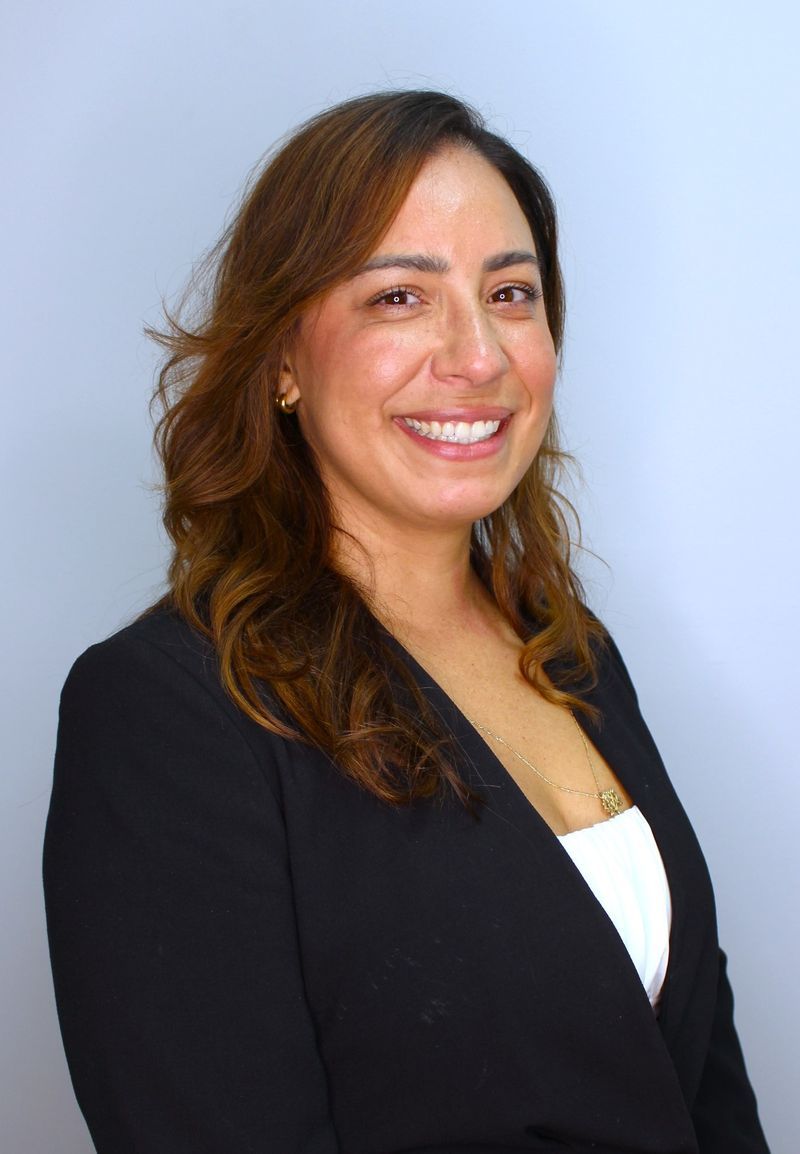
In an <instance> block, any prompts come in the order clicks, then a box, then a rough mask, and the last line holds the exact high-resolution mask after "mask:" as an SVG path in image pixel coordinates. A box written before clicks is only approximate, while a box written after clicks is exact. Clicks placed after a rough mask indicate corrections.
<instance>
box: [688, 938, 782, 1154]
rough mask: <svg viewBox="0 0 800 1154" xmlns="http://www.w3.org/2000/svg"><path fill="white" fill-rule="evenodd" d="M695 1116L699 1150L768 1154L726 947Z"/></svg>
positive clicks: (703, 1152) (715, 1153)
mask: <svg viewBox="0 0 800 1154" xmlns="http://www.w3.org/2000/svg"><path fill="white" fill-rule="evenodd" d="M692 1120H693V1122H694V1128H695V1132H696V1134H697V1142H698V1145H699V1147H700V1154H769V1147H768V1146H767V1140H766V1138H765V1137H764V1131H763V1130H762V1129H761V1123H760V1122H759V1119H758V1108H757V1106H756V1099H755V1094H754V1093H753V1088H752V1086H751V1085H750V1080H749V1078H748V1076H747V1071H746V1069H745V1064H744V1057H743V1055H742V1048H741V1046H740V1045H739V1038H738V1036H737V1034H736V1028H735V1026H734V1023H733V992H732V990H731V985H730V982H729V981H728V974H727V960H726V957H725V954H724V953H723V952H722V951H720V961H719V981H718V988H717V1004H716V1010H715V1013H714V1023H713V1027H712V1032H711V1041H710V1044H709V1047H708V1054H707V1057H706V1062H705V1066H704V1067H703V1074H702V1077H701V1080H700V1086H699V1088H698V1092H697V1096H696V1098H695V1100H694V1105H693V1107H692Z"/></svg>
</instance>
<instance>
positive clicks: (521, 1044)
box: [44, 612, 767, 1154]
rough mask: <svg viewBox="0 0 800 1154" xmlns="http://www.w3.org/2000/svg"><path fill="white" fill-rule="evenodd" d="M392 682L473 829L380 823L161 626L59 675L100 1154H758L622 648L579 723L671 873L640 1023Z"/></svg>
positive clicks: (631, 986) (609, 959) (571, 909)
mask: <svg viewBox="0 0 800 1154" xmlns="http://www.w3.org/2000/svg"><path fill="white" fill-rule="evenodd" d="M409 660H410V659H409ZM412 667H413V668H414V669H415V671H416V673H417V675H418V677H419V678H420V681H421V683H422V684H423V685H424V688H425V692H426V694H427V695H429V698H430V700H431V701H432V702H433V704H434V705H435V707H436V708H437V709H438V710H439V711H440V713H441V715H442V717H443V718H444V719H445V721H446V722H447V724H448V725H449V726H451V727H452V730H453V732H454V734H455V736H456V738H457V741H458V744H459V748H460V750H461V752H462V754H463V762H462V770H463V772H464V774H465V776H466V777H467V778H468V779H469V780H470V781H471V783H472V784H473V785H474V786H475V787H476V788H477V789H478V790H479V791H480V792H481V793H483V795H484V796H485V797H486V798H487V804H486V806H485V809H484V811H483V812H482V815H481V817H480V819H479V820H475V819H474V818H473V817H471V816H470V815H469V814H468V813H467V812H466V811H465V810H464V809H463V808H462V807H461V806H460V805H459V804H458V803H457V802H455V801H453V800H447V801H445V802H443V803H432V802H426V803H418V804H415V805H413V806H412V807H410V808H408V809H393V808H389V807H388V806H385V805H383V804H382V803H380V802H378V801H377V800H376V799H375V798H373V797H372V796H371V795H369V794H367V793H365V792H362V791H360V790H358V789H357V788H356V787H354V786H353V785H351V784H350V783H348V782H347V781H346V780H344V778H343V777H342V776H341V774H340V773H339V772H338V771H337V770H336V768H335V767H334V766H333V765H332V764H330V762H329V761H328V760H327V759H326V758H325V757H324V756H322V755H321V754H319V753H317V752H315V751H313V750H311V749H309V748H308V747H306V746H304V745H302V744H300V743H297V742H292V741H286V740H283V739H280V738H278V737H275V736H274V735H272V734H269V733H267V732H266V731H264V730H262V729H261V728H260V727H259V726H257V725H256V724H254V723H252V722H250V721H249V720H248V719H247V718H245V717H244V716H243V715H242V714H241V713H240V712H239V711H238V710H237V709H236V708H235V707H234V705H233V704H232V703H231V701H230V700H229V699H228V698H227V697H226V695H225V694H224V692H223V691H222V689H221V686H220V682H219V678H218V675H217V669H216V662H215V659H214V654H213V652H212V651H211V650H210V648H209V646H208V644H207V643H206V642H205V641H204V640H202V639H201V638H200V637H198V636H197V635H196V634H194V633H193V632H192V631H191V630H190V629H189V628H188V627H187V626H186V625H185V624H184V623H182V622H181V621H180V620H178V619H177V618H176V617H174V616H172V615H170V614H168V613H166V612H158V613H155V614H153V615H151V616H150V617H148V618H145V619H144V620H142V621H139V622H137V623H136V624H134V625H132V626H130V627H128V628H127V629H124V630H123V631H122V632H121V633H118V634H117V635H116V636H114V637H112V638H111V639H110V640H108V641H106V642H104V643H102V644H100V645H97V646H94V647H93V648H91V649H89V650H88V651H87V652H86V653H85V654H84V655H83V656H82V657H81V658H80V659H79V660H78V662H77V663H76V665H75V666H74V668H73V670H72V672H71V674H70V676H69V679H68V681H67V684H66V686H65V689H64V694H63V698H62V709H61V721H60V728H59V739H58V752H57V758H56V770H55V783H54V788H53V797H52V803H51V809H50V815H49V820H48V826H47V836H46V844H45V862H44V869H45V888H46V899H47V913H48V927H49V934H50V947H51V953H52V963H53V973H54V977H55V987H56V996H57V1001H58V1008H59V1014H60V1020H61V1028H62V1031H63V1036H64V1043H65V1046H66V1052H67V1057H68V1060H69V1065H70V1070H71V1072H72V1077H73V1081H74V1085H75V1091H76V1094H77V1097H78V1101H79V1102H80V1105H81V1107H82V1109H83V1111H84V1114H85V1116H86V1119H87V1121H88V1124H89V1128H90V1130H91V1133H92V1136H93V1138H94V1141H95V1144H96V1146H97V1150H98V1151H99V1152H100V1154H245V1152H252V1154H334V1152H336V1151H339V1152H341V1154H395V1152H397V1154H399V1152H401V1151H402V1152H403V1154H434V1152H435V1154H478V1152H483V1154H492V1152H500V1151H517V1150H551V1151H566V1150H571V1151H580V1152H584V1154H588V1152H589V1151H592V1152H593V1154H612V1152H613V1154H623V1152H624V1154H656V1152H658V1154H692V1152H697V1151H698V1150H699V1151H702V1154H763V1152H765V1151H766V1150H767V1146H766V1143H765V1140H764V1136H763V1134H762V1131H761V1127H760V1125H759V1122H758V1117H757V1112H756V1105H755V1101H754V1098H753V1093H752V1090H751V1088H750V1085H749V1082H748V1079H747V1075H746V1072H745V1067H744V1063H743V1060H742V1055H741V1051H740V1048H739V1043H738V1041H737V1037H736V1033H735V1031H734V1026H733V1017H732V998H731V992H730V987H729V985H728V982H727V979H726V976H725V966H724V959H721V955H720V954H719V950H718V945H717V937H716V928H715V917H714V903H713V897H712V891H711V884H710V881H709V877H708V873H707V870H706V866H705V863H704V861H703V857H702V855H701V852H700V849H699V847H698V845H697V842H696V840H695V836H694V833H693V832H692V829H691V826H690V824H689V822H688V820H687V818H686V816H685V814H684V811H683V809H682V808H681V805H680V803H679V801H678V799H677V797H676V796H675V793H674V792H673V789H672V786H671V785H670V783H669V781H668V779H667V776H666V773H665V771H664V768H663V766H662V763H661V761H660V759H659V756H658V753H657V751H656V749H655V746H654V744H653V741H652V739H651V737H650V735H649V733H648V731H647V728H646V727H645V725H644V722H643V721H642V719H641V716H640V714H639V710H638V707H637V702H636V696H635V693H634V690H633V687H632V685H631V683H630V679H629V677H628V674H627V672H626V670H625V668H624V666H623V664H622V661H621V659H620V658H619V655H618V654H617V652H616V649H615V648H614V647H613V646H612V647H611V648H610V649H609V651H608V653H607V654H606V656H605V657H604V659H603V665H602V670H601V677H600V683H599V685H598V687H597V688H596V689H595V690H594V691H593V692H592V694H591V700H592V701H593V702H594V704H596V705H597V706H598V707H599V708H600V710H601V711H602V713H603V717H604V722H603V725H602V728H600V729H595V728H594V727H592V726H588V727H587V732H589V734H590V736H591V738H592V740H593V741H594V742H595V743H596V745H597V746H598V748H599V749H600V751H601V752H602V754H603V756H604V757H605V758H606V759H607V761H608V762H609V764H610V765H611V766H612V767H613V768H614V769H615V771H616V772H617V774H618V775H619V777H620V778H621V780H622V781H623V782H624V784H625V786H626V787H627V789H628V790H629V791H630V793H631V795H632V796H633V798H634V800H635V802H636V803H637V804H638V805H639V807H640V808H641V809H642V811H643V812H644V814H645V816H646V817H647V819H648V821H649V822H650V825H651V827H652V829H653V832H654V835H655V837H656V840H657V842H658V845H659V847H660V850H661V854H662V856H663V859H664V863H665V866H666V870H667V875H668V878H669V884H670V888H671V893H672V902H673V927H672V939H671V954H670V963H669V971H668V976H667V980H666V985H665V988H664V993H663V999H662V1004H661V1010H660V1016H659V1017H658V1018H656V1017H655V1015H654V1013H653V1011H652V1009H651V1007H650V1004H649V1002H648V1000H647V997H646V994H645V992H644V989H643V988H642V985H641V983H640V981H639V978H638V976H637V974H636V971H635V969H634V967H633V965H632V963H631V960H630V957H629V955H628V953H627V951H626V949H625V947H624V945H623V944H622V941H621V940H620V938H619V936H618V934H617V932H616V930H615V929H614V927H613V925H612V924H611V922H610V920H609V919H608V917H607V916H606V914H605V912H604V910H603V909H602V908H601V906H600V905H599V904H598V902H597V901H596V900H595V898H594V896H593V895H592V893H591V891H590V890H589V888H588V886H587V885H586V883H585V882H584V880H583V878H582V876H581V875H580V873H579V872H578V870H577V869H576V868H575V866H574V865H573V863H572V861H571V860H570V858H569V856H568V855H567V853H566V852H565V851H564V849H563V848H562V846H561V844H560V843H559V841H558V839H557V838H556V837H555V836H554V835H553V833H552V832H551V831H550V829H549V828H548V827H547V825H546V824H545V823H544V822H543V821H542V820H541V818H540V817H539V816H538V814H537V813H536V811H535V810H534V809H533V808H532V807H531V805H530V804H529V803H528V802H527V801H526V799H525V797H524V796H523V794H522V793H521V792H520V790H519V789H518V787H517V786H516V785H515V783H514V782H513V781H512V780H511V779H510V777H509V775H508V774H507V773H506V771H505V770H504V769H503V767H502V766H501V764H500V763H499V762H498V761H497V759H496V758H495V757H494V756H493V754H492V752H491V750H490V749H489V747H488V746H487V745H486V744H485V743H484V742H483V741H482V739H481V738H480V737H479V736H478V734H477V733H476V732H475V730H474V729H473V728H472V726H470V724H469V723H468V722H467V721H466V720H465V718H464V717H463V716H462V715H461V714H460V713H459V712H458V710H457V709H456V708H455V706H454V705H453V703H452V702H451V701H450V700H449V699H448V698H447V697H446V696H445V695H444V694H443V692H442V691H441V690H440V689H439V688H437V686H436V685H434V684H432V682H431V680H430V678H429V677H428V676H427V675H426V674H424V673H423V671H422V670H420V669H419V667H418V666H414V664H413V662H412Z"/></svg>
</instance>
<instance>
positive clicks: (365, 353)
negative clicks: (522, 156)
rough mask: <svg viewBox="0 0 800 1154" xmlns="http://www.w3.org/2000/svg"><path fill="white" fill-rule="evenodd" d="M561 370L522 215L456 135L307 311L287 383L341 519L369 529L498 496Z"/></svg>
mask: <svg viewBox="0 0 800 1154" xmlns="http://www.w3.org/2000/svg"><path fill="white" fill-rule="evenodd" d="M555 375H556V355H555V350H554V347H553V340H552V337H551V335H550V331H549V329H548V325H547V318H546V316H545V309H544V302H543V300H542V299H541V280H540V276H539V271H538V267H537V263H536V252H535V247H534V242H533V237H532V235H531V231H530V227H529V225H528V222H527V220H526V219H525V216H524V214H523V212H522V210H521V209H520V207H519V205H518V204H517V201H516V199H515V197H514V194H513V193H512V192H511V189H510V188H509V186H508V185H507V184H506V182H505V180H504V179H503V177H502V176H501V175H500V174H499V173H498V172H497V171H496V170H495V169H494V168H493V167H492V166H491V165H490V164H489V163H488V162H487V161H486V160H484V159H483V158H482V157H481V156H479V155H478V154H477V153H474V152H471V151H469V150H467V149H465V148H460V147H455V146H453V147H449V148H447V149H445V150H443V151H442V152H440V153H438V154H436V155H435V156H433V157H431V158H430V159H429V160H428V161H427V162H426V163H425V165H424V167H423V168H422V170H421V171H420V173H419V175H418V177H417V179H416V180H415V182H414V184H413V185H412V187H411V190H410V192H409V194H408V197H407V199H406V201H405V202H404V204H403V207H402V208H401V210H400V212H399V213H398V215H397V217H396V218H395V220H394V222H393V224H392V225H391V227H390V228H389V230H388V232H387V233H386V235H385V236H384V238H383V240H382V241H381V243H380V244H379V245H378V247H377V249H376V251H375V252H374V253H373V254H372V256H371V257H370V258H369V260H367V262H366V263H365V264H364V266H363V267H362V268H361V269H360V270H358V271H357V272H356V274H355V275H354V276H352V277H351V278H350V279H349V280H348V281H346V282H345V283H344V284H341V285H339V286H338V287H337V288H335V289H333V290H332V291H331V292H330V293H329V294H328V295H327V296H326V297H325V298H324V299H323V300H322V302H321V303H320V304H318V305H316V306H315V307H313V308H312V309H311V310H310V311H309V312H308V313H307V315H306V316H305V317H304V318H303V321H302V323H301V326H300V330H299V334H298V337H297V339H296V341H295V343H294V346H293V348H292V350H291V354H290V357H289V361H288V363H287V368H286V371H285V372H284V374H283V378H282V381H281V391H282V392H285V393H286V394H287V398H288V399H289V400H293V399H295V398H296V397H298V396H299V398H300V404H299V407H298V410H297V411H298V418H299V421H300V426H301V429H302V431H303V434H304V436H305V438H306V440H307V441H308V442H309V444H310V445H311V446H312V448H313V449H314V451H315V453H316V456H317V459H318V461H319V466H320V469H321V472H322V475H323V479H324V481H325V483H326V486H327V488H328V491H329V493H330V495H331V498H332V501H333V504H334V508H335V510H336V513H337V517H338V520H339V524H340V525H341V526H342V527H343V528H345V529H347V530H349V531H350V532H352V533H354V535H355V536H356V537H360V538H361V539H362V540H364V539H365V536H369V535H374V534H375V533H378V534H380V535H381V537H384V538H385V535H386V534H389V535H391V534H395V533H397V532H398V531H404V530H407V529H413V530H431V529H432V530H439V531H441V530H443V529H452V528H455V527H459V528H462V529H465V528H467V527H469V526H470V525H471V524H472V522H473V521H475V520H477V519H478V518H480V517H482V516H484V515H486V514H488V513H490V512H492V511H493V510H494V509H496V508H498V506H499V505H501V504H502V503H503V501H504V500H505V499H506V498H507V497H508V496H509V494H510V493H511V492H512V490H513V489H514V488H515V487H516V485H517V484H518V482H519V481H520V479H521V478H522V476H523V474H524V473H525V471H526V469H527V468H528V466H529V465H530V464H531V462H532V460H533V459H534V457H535V455H536V453H537V452H538V450H539V447H540V445H541V443H542V438H543V436H544V433H545V429H546V427H547V422H548V419H549V417H550V412H551V405H552V395H553V386H554V382H555Z"/></svg>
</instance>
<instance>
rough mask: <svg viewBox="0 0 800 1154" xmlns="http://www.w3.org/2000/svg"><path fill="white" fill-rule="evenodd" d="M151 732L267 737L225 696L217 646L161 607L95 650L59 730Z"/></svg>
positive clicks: (83, 664) (76, 668) (64, 697)
mask: <svg viewBox="0 0 800 1154" xmlns="http://www.w3.org/2000/svg"><path fill="white" fill-rule="evenodd" d="M145 725H146V726H147V727H148V728H149V729H150V731H151V732H153V731H155V732H158V731H159V730H161V729H162V728H163V730H164V731H165V732H166V731H169V732H170V733H174V732H175V731H178V730H183V731H184V732H186V731H187V730H192V731H195V732H196V731H197V730H198V729H202V730H204V731H206V732H208V731H209V730H214V731H217V732H219V730H221V729H222V730H226V731H228V733H229V734H230V736H231V738H234V735H237V736H238V738H239V739H240V740H241V739H243V740H244V741H245V743H246V744H250V743H251V739H252V737H253V730H254V729H255V730H257V731H258V734H259V741H258V744H259V746H261V744H262V742H263V741H264V740H265V739H268V738H270V737H271V736H272V735H271V734H267V733H266V732H265V731H264V730H262V728H261V727H260V726H255V724H254V723H252V722H250V721H249V719H248V718H247V717H245V715H244V714H243V713H242V711H241V710H240V709H239V708H238V707H237V706H236V705H235V703H234V702H233V700H232V699H231V698H230V697H229V695H228V694H227V692H226V691H225V689H224V687H223V685H222V681H221V678H220V674H219V662H218V659H217V654H216V651H215V649H214V646H213V645H212V643H211V641H210V640H209V639H208V638H207V637H205V636H203V634H201V633H199V632H198V631H197V630H196V629H194V628H193V627H192V626H191V625H190V624H189V623H188V622H187V621H186V620H185V619H184V618H183V617H182V616H180V615H179V614H178V613H177V612H175V611H174V610H172V609H170V608H167V607H162V606H158V607H156V608H154V609H152V610H150V611H149V612H147V613H146V614H144V615H143V616H142V617H140V618H138V619H137V620H135V621H133V622H131V623H130V624H129V625H126V626H125V627H124V628H122V629H120V630H119V631H118V632H117V633H114V634H113V635H112V636H110V637H108V638H106V639H105V640H104V641H100V642H98V643H97V644H95V645H91V646H90V647H89V648H88V649H86V650H85V651H84V652H83V653H82V654H81V655H80V656H79V657H78V659H77V660H76V661H75V663H74V664H73V666H72V668H71V670H70V672H69V674H68V676H67V679H66V682H65V684H64V688H63V690H62V694H61V709H60V729H61V730H62V731H64V730H65V729H66V730H67V731H69V730H70V729H72V728H73V727H74V728H80V729H87V728H91V729H92V730H93V731H94V732H95V733H98V732H104V731H119V730H120V729H127V730H130V728H131V727H137V726H145Z"/></svg>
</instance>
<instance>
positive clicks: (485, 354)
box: [431, 302, 509, 385]
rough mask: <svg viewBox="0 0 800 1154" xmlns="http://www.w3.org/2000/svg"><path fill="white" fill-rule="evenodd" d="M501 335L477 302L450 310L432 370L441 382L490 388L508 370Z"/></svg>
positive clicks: (463, 304)
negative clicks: (489, 385)
mask: <svg viewBox="0 0 800 1154" xmlns="http://www.w3.org/2000/svg"><path fill="white" fill-rule="evenodd" d="M508 365H509V362H508V357H507V356H506V354H505V351H504V349H503V346H502V343H501V341H500V335H499V333H498V332H497V331H496V329H495V327H494V324H493V322H492V318H491V317H490V316H488V315H487V314H486V312H485V311H484V310H483V308H482V307H481V306H480V304H479V303H478V302H475V303H474V304H467V303H459V304H458V305H453V306H451V307H450V308H448V309H447V311H446V313H445V315H444V316H443V318H442V331H441V334H440V339H439V342H438V345H437V347H436V349H435V351H434V354H433V358H432V361H431V368H432V370H433V373H434V375H435V376H436V377H438V378H439V379H440V380H448V379H449V380H453V381H462V382H464V383H466V384H471V385H487V384H490V383H491V382H492V381H494V380H495V379H496V378H497V377H500V376H502V375H503V373H505V372H506V371H507V369H508Z"/></svg>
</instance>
